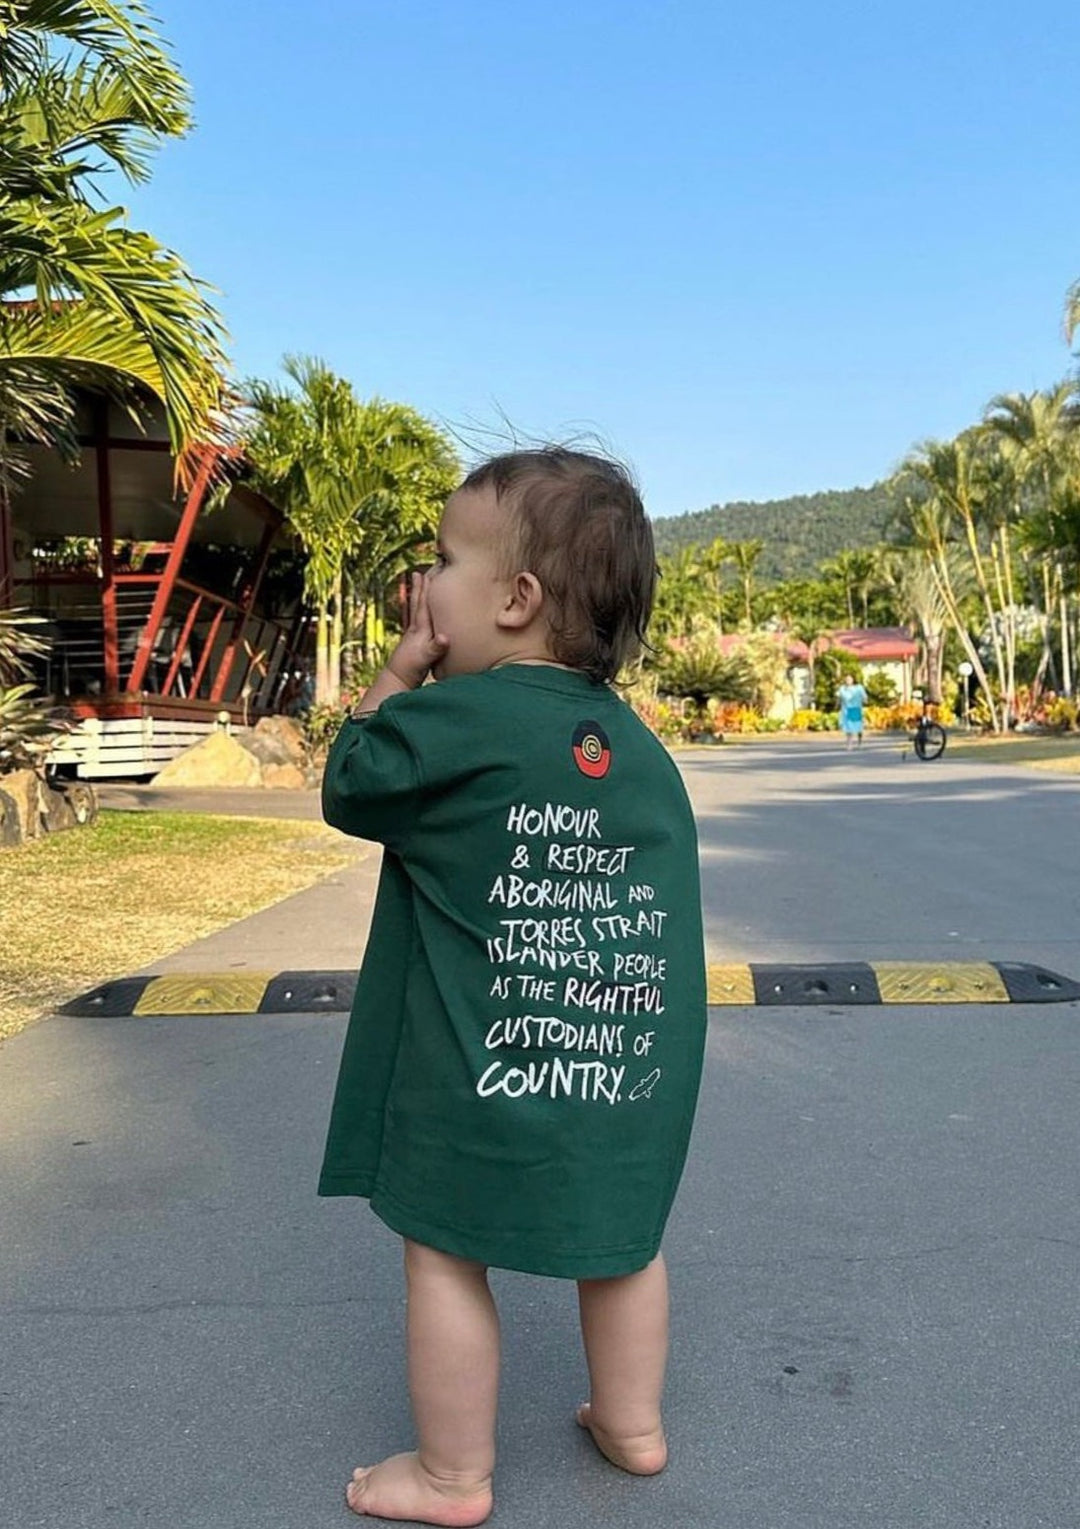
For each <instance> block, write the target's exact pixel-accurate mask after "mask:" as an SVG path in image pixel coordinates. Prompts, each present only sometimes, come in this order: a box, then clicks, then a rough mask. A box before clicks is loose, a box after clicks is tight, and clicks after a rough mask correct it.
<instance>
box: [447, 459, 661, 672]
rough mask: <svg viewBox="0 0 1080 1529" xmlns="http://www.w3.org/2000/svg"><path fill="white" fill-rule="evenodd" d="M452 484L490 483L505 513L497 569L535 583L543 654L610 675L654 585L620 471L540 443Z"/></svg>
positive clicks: (639, 636) (645, 539)
mask: <svg viewBox="0 0 1080 1529" xmlns="http://www.w3.org/2000/svg"><path fill="white" fill-rule="evenodd" d="M461 487H462V490H477V489H484V488H488V487H491V488H493V489H494V490H495V497H496V499H497V500H498V501H499V502H500V503H502V504H505V506H506V508H507V509H508V510H509V511H510V513H511V516H512V523H511V527H510V528H509V529H508V531H507V537H506V542H505V546H504V552H503V567H504V571H505V572H506V573H507V574H511V573H516V572H518V571H519V570H525V571H526V572H528V573H532V574H535V576H536V578H537V579H539V581H540V584H541V586H542V587H543V591H544V610H545V615H546V616H547V619H548V622H549V624H550V628H551V642H552V657H553V658H555V659H557V660H558V662H559V663H562V664H568V665H569V666H570V667H572V668H574V669H581V670H583V671H584V672H585V673H586V674H587V675H588V676H589V677H590V679H592V680H594V681H595V682H596V683H597V684H602V683H606V682H607V681H610V680H613V679H614V678H615V676H616V675H617V674H618V672H619V670H620V669H621V668H622V667H623V665H624V664H625V663H628V662H629V661H630V659H632V658H635V657H636V656H637V654H638V652H639V651H640V649H641V647H642V644H643V643H644V641H645V629H646V627H647V626H648V623H649V616H650V614H651V613H652V604H653V596H654V594H655V591H656V550H655V547H654V545H653V534H652V527H651V526H650V524H649V521H648V518H647V517H646V514H645V506H644V505H643V504H642V502H641V496H640V494H639V493H638V491H637V488H636V487H635V485H634V483H633V480H632V479H631V477H630V474H629V473H628V472H627V470H626V468H625V467H623V466H621V464H620V463H618V462H614V461H611V460H610V459H608V458H606V457H598V456H592V455H590V454H589V453H587V452H583V451H570V450H568V449H567V448H565V447H562V446H545V447H542V448H540V449H539V450H535V451H512V452H506V453H505V454H504V455H502V456H497V457H492V458H491V459H490V460H489V461H487V462H483V463H481V465H480V466H479V467H476V468H474V469H473V471H472V472H471V473H470V474H469V476H468V477H467V478H466V479H465V482H464V483H463V484H462V485H461Z"/></svg>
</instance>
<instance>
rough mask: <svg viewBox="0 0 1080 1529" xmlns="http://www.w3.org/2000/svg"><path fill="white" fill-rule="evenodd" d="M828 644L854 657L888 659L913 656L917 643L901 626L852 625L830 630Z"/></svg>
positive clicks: (915, 652) (880, 660) (916, 651)
mask: <svg viewBox="0 0 1080 1529" xmlns="http://www.w3.org/2000/svg"><path fill="white" fill-rule="evenodd" d="M828 637H829V646H830V647H833V648H843V649H844V650H845V652H848V653H850V654H852V656H853V657H855V658H861V659H869V660H871V661H873V660H874V659H877V660H878V661H879V662H882V661H888V660H889V659H904V658H915V657H916V656H917V655H918V652H919V644H918V643H917V642H916V641H915V639H914V638H913V637H912V635H911V633H910V632H908V631H907V630H906V629H905V628H904V627H902V626H868V627H853V628H849V629H848V630H847V631H842V632H830V633H829V634H828Z"/></svg>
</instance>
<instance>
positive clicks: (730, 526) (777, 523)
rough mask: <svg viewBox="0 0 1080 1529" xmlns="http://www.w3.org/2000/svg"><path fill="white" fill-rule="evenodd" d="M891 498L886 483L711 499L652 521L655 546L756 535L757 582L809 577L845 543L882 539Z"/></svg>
mask: <svg viewBox="0 0 1080 1529" xmlns="http://www.w3.org/2000/svg"><path fill="white" fill-rule="evenodd" d="M895 509H896V499H895V496H894V494H893V493H892V492H891V491H890V489H889V486H888V484H886V483H874V484H872V485H871V486H870V487H869V488H849V489H830V490H828V491H826V492H823V493H820V494H798V495H796V496H795V497H793V498H791V499H769V500H765V501H763V502H761V503H746V502H743V501H738V502H736V503H734V504H714V505H710V507H709V508H708V509H707V510H695V511H693V512H692V513H690V514H687V515H671V516H665V517H664V518H663V519H658V520H654V521H653V533H654V535H655V538H656V550H657V552H659V553H670V552H677V551H678V550H679V549H680V548H681V547H687V546H690V545H691V544H692V543H697V545H698V546H708V544H709V543H710V542H711V541H714V540H715V539H716V537H718V536H722V537H723V538H724V540H725V541H748V540H750V539H751V538H759V539H760V540H761V541H763V542H764V543H765V546H764V549H763V550H762V553H761V558H760V560H759V562H758V564H757V578H758V580H759V582H760V583H762V584H772V583H776V582H777V581H778V580H780V579H796V578H812V577H813V576H814V574H815V573H816V572H817V569H818V567H819V565H820V564H821V563H822V562H824V561H825V560H826V559H827V558H832V557H835V556H836V554H837V553H838V552H842V551H843V550H844V549H845V548H848V547H871V546H875V545H876V544H877V543H878V542H883V541H887V540H889V539H890V537H889V528H890V525H891V522H892V519H893V515H894V513H895Z"/></svg>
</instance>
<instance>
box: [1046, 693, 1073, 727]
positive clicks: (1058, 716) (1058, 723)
mask: <svg viewBox="0 0 1080 1529" xmlns="http://www.w3.org/2000/svg"><path fill="white" fill-rule="evenodd" d="M1077 713H1078V707H1077V704H1076V702H1075V701H1072V700H1070V699H1069V697H1068V696H1063V695H1059V696H1056V697H1055V698H1054V700H1052V701H1051V702H1050V703H1049V705H1048V706H1047V708H1046V725H1047V727H1052V728H1054V729H1055V730H1056V731H1057V732H1061V733H1074V732H1075V731H1076V724H1077Z"/></svg>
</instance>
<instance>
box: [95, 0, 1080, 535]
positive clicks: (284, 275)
mask: <svg viewBox="0 0 1080 1529" xmlns="http://www.w3.org/2000/svg"><path fill="white" fill-rule="evenodd" d="M155 9H156V11H157V14H158V15H159V17H160V20H161V22H162V27H163V30H164V32H165V35H166V36H167V37H168V38H169V40H170V41H171V43H172V45H173V49H174V52H175V54H176V56H177V59H178V62H179V63H180V65H181V67H182V68H183V69H184V71H185V73H186V75H187V76H188V78H189V79H190V81H191V83H192V87H193V90H194V97H195V112H196V118H197V127H196V130H195V132H194V133H193V134H192V135H191V136H190V137H189V138H188V139H186V140H185V141H184V142H182V143H179V144H175V145H170V146H169V147H168V148H167V149H166V150H165V151H164V152H163V153H162V154H161V156H160V158H159V160H158V162H157V170H156V174H155V176H154V179H153V181H152V183H151V184H150V185H149V186H148V187H144V188H140V189H139V190H138V191H136V192H128V191H127V190H126V189H124V188H121V187H120V185H119V184H118V183H117V184H115V185H114V187H113V190H112V195H113V197H114V198H115V199H117V200H121V199H123V200H124V201H126V202H127V204H128V205H129V206H130V207H131V209H132V216H133V219H134V220H135V221H136V222H139V223H141V224H143V225H144V226H146V227H148V228H150V229H151V231H152V232H153V233H155V234H156V235H157V236H158V237H159V238H161V239H163V240H164V241H165V242H166V243H168V244H170V245H172V246H173V247H175V248H176V249H178V250H179V251H180V252H181V254H183V255H184V257H185V258H186V259H187V261H188V262H189V264H190V265H191V266H192V267H193V269H194V270H195V271H196V272H197V273H198V274H199V275H200V276H202V277H204V278H205V279H206V280H208V281H210V282H212V283H213V284H214V285H215V286H216V287H218V288H219V289H220V291H221V297H220V305H221V307H222V309H223V312H224V314H225V317H226V319H227V322H228V325H229V329H230V332H231V334H232V339H233V353H234V356H235V361H236V366H237V370H238V372H239V373H240V374H241V375H251V374H257V375H261V376H273V375H276V374H277V372H278V369H279V365H280V359H281V357H282V355H283V354H284V353H285V352H288V351H299V352H303V353H308V354H314V355H318V356H321V357H322V358H323V359H325V360H326V361H327V362H328V363H329V364H330V365H331V366H332V367H334V368H335V370H337V371H339V372H341V373H343V374H344V375H346V376H348V377H349V378H350V379H351V381H352V382H353V383H354V385H355V387H356V388H357V390H358V392H360V393H361V394H363V395H365V396H366V395H370V394H375V393H378V394H380V395H381V396H383V397H385V398H397V399H401V400H404V401H406V402H408V403H411V404H413V405H414V406H416V407H417V408H419V409H421V410H423V411H424V412H425V413H427V414H429V415H431V416H432V417H435V418H437V419H439V420H441V421H443V422H446V423H448V424H450V425H452V426H454V427H457V428H461V427H470V428H471V427H480V428H490V429H499V428H500V421H501V420H502V419H503V418H505V419H507V420H509V421H510V422H511V423H512V425H513V426H514V428H515V429H516V430H517V431H518V432H520V433H521V434H523V435H526V436H529V437H537V436H542V437H552V436H566V435H568V434H575V433H581V432H591V433H593V434H594V435H595V436H597V437H599V438H600V439H601V440H602V441H603V442H604V443H605V444H606V445H607V446H608V447H609V448H610V449H613V450H615V451H616V452H618V453H619V454H620V455H623V456H625V457H626V458H627V459H629V461H630V462H631V463H632V464H633V466H634V468H635V469H636V471H637V473H638V476H639V479H640V481H641V483H642V486H643V489H644V491H645V498H646V503H647V505H648V506H649V508H650V510H651V511H652V512H653V513H654V514H661V515H663V514H672V513H679V512H682V511H684V510H696V509H702V508H704V507H705V506H706V505H708V504H710V503H714V502H723V501H727V500H731V499H766V498H776V497H780V496H783V495H786V494H789V493H804V492H807V493H808V492H813V491H814V490H817V489H823V488H847V487H851V486H853V485H856V484H865V483H869V482H872V481H873V480H875V479H877V478H880V477H882V476H884V475H885V474H887V473H888V472H889V471H890V470H891V469H892V468H893V467H894V466H895V465H896V463H897V462H898V461H899V459H900V458H901V457H902V456H903V455H904V453H905V452H906V451H907V450H908V449H909V448H910V447H911V446H912V445H913V444H915V443H916V442H918V441H919V440H922V439H925V438H926V437H929V436H943V437H944V436H949V435H952V434H955V433H956V431H958V430H960V429H962V428H963V427H964V426H966V425H968V424H970V423H972V422H973V421H974V420H975V419H976V418H978V416H979V415H980V413H981V411H982V409H983V408H984V406H985V405H986V403H987V402H988V401H989V399H990V398H991V397H992V396H993V395H994V394H995V393H998V392H1002V391H1028V390H1030V389H1032V388H1036V387H1043V386H1047V385H1049V384H1050V383H1052V382H1054V381H1056V380H1057V379H1058V378H1060V377H1061V376H1063V375H1065V374H1066V373H1067V372H1068V371H1069V370H1070V369H1072V367H1073V366H1074V365H1075V362H1074V360H1073V358H1072V357H1070V354H1069V351H1068V349H1067V347H1066V345H1065V343H1064V341H1063V339H1062V336H1061V311H1062V306H1063V302H1064V297H1065V292H1066V289H1067V288H1068V287H1069V285H1070V284H1071V283H1072V282H1073V281H1075V280H1077V279H1078V278H1080V197H1078V196H1077V181H1078V172H1080V151H1078V148H1077V145H1078V144H1080V91H1078V90H1077V88H1076V76H1075V60H1076V58H1077V56H1078V53H1080V6H1077V5H1076V3H1075V0H1071V3H1061V0H1043V4H1042V5H1040V6H1037V7H1034V8H1022V7H1017V6H1016V5H1015V4H1009V5H1005V4H1004V3H1001V0H981V3H979V4H974V3H971V4H969V3H962V4H957V3H951V0H936V3H926V0H906V3H905V4H904V5H903V6H894V5H884V4H882V5H877V4H873V3H867V0H863V3H850V4H840V3H832V0H825V3H813V0H802V3H790V0H781V3H769V0H764V3H758V4H754V5H747V4H745V3H741V4H727V3H720V0H715V3H711V4H703V3H689V0H671V3H667V4H661V3H651V4H645V3H638V0H577V3H575V4H569V3H564V0H545V3H542V4H541V3H534V0H311V3H309V4H307V5H306V6H298V5H297V4H296V3H295V0H228V3H225V0H213V3H211V0H156V5H155Z"/></svg>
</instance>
